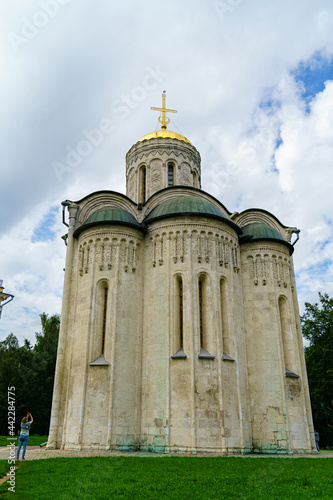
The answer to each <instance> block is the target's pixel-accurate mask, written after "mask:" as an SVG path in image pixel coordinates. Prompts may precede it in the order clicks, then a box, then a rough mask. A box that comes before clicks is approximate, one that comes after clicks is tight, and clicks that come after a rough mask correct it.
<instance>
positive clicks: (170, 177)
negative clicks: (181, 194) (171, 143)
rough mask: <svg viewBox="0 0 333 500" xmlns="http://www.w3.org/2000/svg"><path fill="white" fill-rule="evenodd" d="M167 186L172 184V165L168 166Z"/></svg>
mask: <svg viewBox="0 0 333 500" xmlns="http://www.w3.org/2000/svg"><path fill="white" fill-rule="evenodd" d="M168 186H173V165H169V166H168Z"/></svg>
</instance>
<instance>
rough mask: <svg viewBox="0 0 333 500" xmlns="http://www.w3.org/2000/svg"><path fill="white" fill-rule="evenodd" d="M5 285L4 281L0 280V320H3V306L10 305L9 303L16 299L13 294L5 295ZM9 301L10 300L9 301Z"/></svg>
mask: <svg viewBox="0 0 333 500" xmlns="http://www.w3.org/2000/svg"><path fill="white" fill-rule="evenodd" d="M2 283H3V280H0V318H1V313H2V308H3V306H5V305H6V304H8V303H9V302H11V301H12V300H13V298H14V295H12V294H11V293H4V292H3V291H4V287H3V285H2ZM7 299H9V300H7ZM5 300H6V301H7V302H4V301H5Z"/></svg>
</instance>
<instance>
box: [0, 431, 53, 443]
mask: <svg viewBox="0 0 333 500" xmlns="http://www.w3.org/2000/svg"><path fill="white" fill-rule="evenodd" d="M18 438H19V437H18V436H12V437H9V436H0V446H7V444H8V443H10V441H12V440H13V439H15V440H16V446H18ZM45 441H47V436H40V435H39V434H33V435H31V436H29V441H28V446H39V445H40V444H42V443H45Z"/></svg>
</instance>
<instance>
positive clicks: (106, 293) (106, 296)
mask: <svg viewBox="0 0 333 500" xmlns="http://www.w3.org/2000/svg"><path fill="white" fill-rule="evenodd" d="M107 304H108V289H107V287H105V288H104V308H103V328H102V354H104V347H105V330H106V311H107Z"/></svg>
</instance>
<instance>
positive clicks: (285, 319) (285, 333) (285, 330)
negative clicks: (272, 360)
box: [279, 295, 299, 378]
mask: <svg viewBox="0 0 333 500" xmlns="http://www.w3.org/2000/svg"><path fill="white" fill-rule="evenodd" d="M279 316H280V326H281V336H282V347H283V356H284V366H285V370H286V375H287V376H289V377H297V378H298V377H299V375H297V374H296V373H294V372H293V370H294V369H295V358H294V346H293V336H292V325H291V322H290V314H289V308H288V300H287V298H286V297H284V296H283V295H281V297H279Z"/></svg>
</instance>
